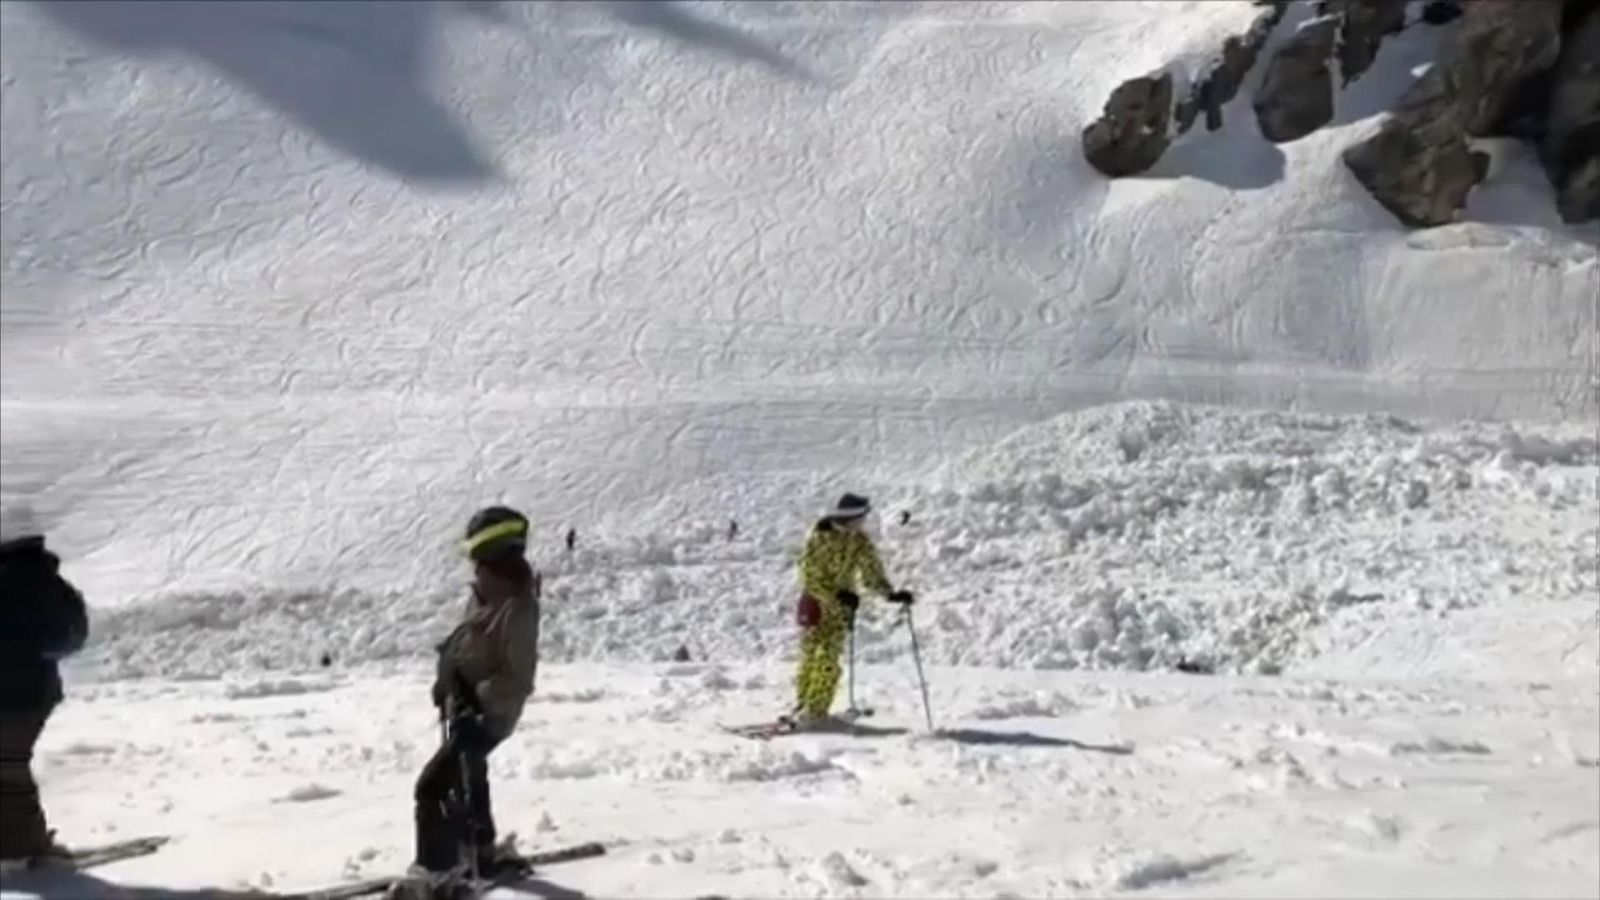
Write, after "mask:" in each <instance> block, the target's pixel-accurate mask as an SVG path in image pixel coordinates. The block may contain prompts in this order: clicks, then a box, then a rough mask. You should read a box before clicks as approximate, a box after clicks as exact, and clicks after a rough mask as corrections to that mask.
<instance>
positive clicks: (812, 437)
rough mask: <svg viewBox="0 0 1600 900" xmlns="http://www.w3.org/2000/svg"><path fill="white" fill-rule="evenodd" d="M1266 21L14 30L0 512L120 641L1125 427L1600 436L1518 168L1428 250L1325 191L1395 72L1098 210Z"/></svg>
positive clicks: (310, 22)
mask: <svg viewBox="0 0 1600 900" xmlns="http://www.w3.org/2000/svg"><path fill="white" fill-rule="evenodd" d="M448 9H464V10H467V11H468V12H469V13H470V14H468V15H458V14H455V13H449V14H447V12H448ZM135 10H136V12H135ZM1252 15H1253V12H1252V9H1251V7H1250V5H1249V4H1248V3H1209V2H1208V3H1187V4H1175V3H1167V2H1157V3H1134V2H1124V0H1117V2H1109V3H1086V2H1071V3H1059V4H1046V3H1033V2H1026V3H985V4H969V3H895V4H849V3H830V4H812V3H765V2H764V3H751V4H681V5H665V4H660V5H658V4H652V5H648V6H641V5H631V4H601V3H595V4H507V5H494V4H461V5H459V6H452V7H448V8H447V7H446V6H444V5H434V4H427V3H406V4H399V5H392V6H385V5H383V4H376V3H349V4H346V3H331V2H323V3H317V4H274V3H255V4H162V5H155V4H139V5H118V4H108V5H94V4H85V5H75V4H22V3H7V4H3V5H0V24H3V28H0V41H3V47H0V90H3V97H0V99H3V103H0V125H3V129H0V161H3V162H0V189H3V196H4V204H3V206H0V233H3V238H0V273H3V276H4V291H3V315H4V329H3V336H4V347H3V353H0V360H3V362H0V365H3V375H4V378H3V387H0V391H3V393H0V396H3V400H4V404H3V407H0V442H3V443H0V452H3V455H4V492H5V493H6V497H7V500H8V502H11V503H17V502H22V501H26V502H27V503H29V504H30V505H31V506H32V507H33V508H34V509H35V510H36V512H37V513H38V515H39V516H40V517H41V518H42V519H43V520H44V521H46V522H47V523H48V524H49V525H50V527H51V529H52V534H53V535H54V539H55V540H56V541H57V542H58V543H59V544H60V545H61V547H62V549H63V550H64V551H65V552H66V553H68V554H69V556H70V557H71V558H72V559H73V560H74V564H75V567H76V571H78V572H79V573H80V576H81V577H82V578H83V579H84V581H85V583H86V586H87V587H88V588H89V589H90V590H91V591H93V592H94V594H95V595H96V596H97V597H100V598H104V599H103V601H102V602H115V601H118V600H123V599H127V600H137V599H139V598H144V597H151V596H156V595H164V594H166V593H167V592H172V591H206V592H218V591H223V592H225V591H236V590H245V589H254V587H255V586H259V585H272V586H274V588H275V589H277V590H306V591H309V592H311V595H312V596H326V595H327V594H328V593H329V592H330V591H331V592H337V591H356V592H360V593H361V595H362V596H366V597H377V596H387V595H386V594H384V593H383V592H398V593H399V594H400V595H402V596H403V595H405V594H406V593H407V592H417V593H419V594H427V593H429V592H434V591H437V590H441V589H443V587H444V586H445V585H446V584H447V583H448V582H449V580H450V579H451V578H453V577H455V576H456V575H457V574H458V573H457V572H456V565H457V564H456V562H455V560H454V559H453V558H452V556H451V539H452V538H453V537H454V536H455V532H456V531H457V529H458V528H459V527H460V526H461V523H462V522H464V520H465V517H466V515H467V514H468V513H469V512H470V511H471V510H472V509H473V508H475V507H476V506H478V505H480V504H482V503H485V502H488V501H491V500H497V499H505V500H509V501H511V502H514V503H518V504H521V505H523V506H525V507H527V508H528V509H529V511H530V512H531V513H532V514H533V515H534V517H535V519H536V520H537V522H538V524H539V527H540V529H541V535H543V536H545V537H547V538H548V539H549V540H550V541H551V543H552V544H553V542H554V539H555V536H556V535H558V534H559V533H560V532H561V531H562V530H564V529H565V528H566V527H567V526H569V525H576V526H577V527H579V529H580V533H581V535H582V536H583V538H584V539H588V538H589V537H590V536H591V535H599V536H610V537H608V538H607V539H615V540H617V541H626V540H635V539H638V540H643V538H642V537H641V536H642V535H647V534H671V533H672V529H674V528H678V527H681V526H679V525H678V524H677V523H680V522H682V521H683V520H684V519H685V517H686V516H688V517H693V518H697V519H704V520H707V521H710V520H716V521H717V522H718V523H719V524H718V526H717V527H721V523H722V522H724V521H725V520H726V519H730V518H737V519H740V520H743V521H744V522H746V523H747V524H748V523H751V522H757V521H761V520H762V519H770V520H771V521H774V522H781V523H783V525H784V527H785V528H789V529H792V527H793V526H794V523H797V522H803V521H804V519H805V517H807V516H808V515H810V513H811V511H812V510H813V509H815V508H816V507H817V506H818V505H820V504H821V503H823V502H826V500H827V499H829V498H830V497H831V495H834V494H836V493H837V492H838V491H839V490H840V489H841V488H843V487H845V486H848V485H852V484H861V483H874V484H891V483H895V481H896V480H897V479H905V478H909V477H911V475H912V474H913V473H916V472H920V471H923V470H925V469H926V468H927V467H928V466H931V465H937V464H940V463H943V462H945V461H948V460H950V459H954V458H957V457H958V456H960V455H961V454H963V453H965V452H967V451H968V450H970V449H971V448H974V447H982V446H985V445H987V444H989V443H992V442H994V441H996V440H999V439H1000V438H1002V437H1004V436H1005V435H1007V434H1010V433H1011V432H1013V431H1015V430H1016V429H1017V428H1019V427H1021V426H1024V425H1027V424H1029V423H1033V422H1038V421H1041V420H1043V419H1046V418H1048V417H1050V416H1053V415H1056V414H1058V413H1060V412H1062V411H1063V410H1068V409H1073V408H1078V407H1083V406H1086V405H1089V404H1093V403H1098V402H1104V401H1107V400H1115V399H1124V398H1130V397H1135V398H1136V397H1161V398H1169V399H1176V400H1205V401H1215V402H1222V403H1229V404H1242V405H1267V406H1276V407H1292V408H1299V409H1305V410H1315V411H1321V412H1339V411H1391V412H1396V413H1401V414H1410V415H1429V416H1455V415H1481V416H1492V417H1509V418H1540V419H1544V418H1572V417H1577V418H1580V419H1584V420H1592V419H1593V418H1594V416H1595V408H1594V403H1595V381H1594V360H1595V346H1596V338H1595V324H1596V318H1595V304H1596V302H1597V301H1596V295H1597V287H1600V270H1597V267H1596V262H1595V240H1594V236H1593V235H1592V234H1585V233H1580V232H1576V231H1573V230H1563V229H1560V228H1558V227H1555V226H1554V224H1553V223H1552V222H1551V221H1549V220H1548V217H1545V218H1540V216H1542V215H1543V213H1541V212H1539V211H1540V210H1548V209H1549V207H1550V204H1549V202H1548V196H1546V193H1547V192H1548V186H1547V185H1544V184H1543V183H1542V181H1541V180H1540V179H1539V178H1537V177H1529V176H1527V173H1528V172H1535V173H1536V171H1537V170H1536V167H1535V166H1534V165H1533V163H1532V161H1531V160H1521V161H1518V160H1509V161H1507V163H1506V166H1507V168H1506V173H1507V174H1506V176H1505V178H1504V181H1503V183H1501V184H1500V185H1499V186H1498V187H1497V188H1496V190H1497V191H1498V193H1496V192H1494V191H1491V192H1489V193H1488V195H1487V196H1489V198H1490V200H1492V201H1494V202H1488V201H1486V202H1485V204H1481V205H1480V208H1478V209H1477V210H1476V211H1475V219H1474V221H1470V222H1466V223H1462V224H1460V225H1456V226H1451V227H1448V228H1443V229H1439V230H1436V231H1431V232H1426V233H1420V234H1406V233H1404V232H1403V231H1401V230H1400V229H1398V228H1397V227H1395V226H1394V225H1393V224H1392V223H1391V220H1390V218H1389V217H1388V216H1387V215H1386V214H1384V213H1383V212H1382V210H1381V209H1379V208H1378V207H1377V206H1376V204H1374V203H1373V202H1372V201H1371V200H1370V199H1369V198H1367V197H1366V196H1365V195H1364V194H1363V193H1362V192H1361V191H1360V189H1359V188H1358V187H1357V186H1356V185H1355V184H1354V183H1353V182H1352V181H1351V180H1350V179H1349V177H1348V176H1347V174H1346V173H1345V172H1344V171H1343V168H1342V167H1341V166H1339V165H1338V164H1337V160H1336V154H1337V152H1338V150H1339V149H1340V148H1341V147H1343V146H1344V145H1346V144H1348V143H1349V142H1350V141H1352V140H1354V139H1356V138H1357V137H1358V136H1359V135H1361V134H1365V133H1368V132H1369V131H1370V129H1371V128H1372V127H1374V123H1373V121H1372V117H1371V113H1372V112H1373V111H1375V110H1377V109H1380V108H1382V105H1381V104H1380V103H1379V102H1378V101H1379V100H1381V99H1383V98H1379V97H1376V94H1377V93H1384V94H1386V95H1387V96H1388V99H1392V97H1393V96H1394V95H1397V94H1398V92H1399V91H1400V90H1402V89H1403V87H1404V85H1405V83H1406V82H1407V80H1408V79H1409V78H1411V77H1412V74H1411V72H1410V71H1409V70H1406V69H1405V68H1404V67H1403V66H1401V67H1398V68H1397V67H1396V66H1395V65H1394V64H1391V65H1390V67H1389V68H1388V69H1385V68H1384V63H1383V62H1382V61H1380V65H1379V67H1378V69H1376V70H1374V72H1372V73H1369V74H1368V75H1367V76H1366V78H1365V79H1363V80H1364V82H1367V83H1368V84H1371V85H1380V86H1381V90H1380V89H1379V88H1371V89H1369V93H1374V98H1373V102H1372V104H1371V106H1370V109H1367V110H1366V115H1365V116H1363V115H1362V112H1363V110H1362V109H1354V110H1345V111H1342V114H1345V113H1348V115H1346V116H1345V119H1346V121H1342V122H1341V123H1340V124H1339V125H1337V126H1335V127H1331V128H1329V129H1326V130H1325V131H1323V132H1320V133H1318V134H1317V135H1315V136H1313V137H1312V138H1308V139H1307V140H1305V141H1302V142H1299V143H1297V144H1293V145H1289V146H1286V147H1283V148H1271V147H1267V146H1266V145H1264V144H1263V143H1262V142H1260V141H1259V140H1258V139H1257V138H1256V136H1255V135H1253V134H1252V135H1246V136H1242V137H1239V138H1238V143H1230V141H1234V140H1235V138H1233V137H1229V136H1226V135H1217V136H1197V137H1195V138H1194V139H1191V140H1186V141H1185V142H1184V144H1183V145H1182V146H1181V147H1179V148H1176V149H1175V150H1174V151H1173V152H1172V153H1171V154H1169V156H1168V158H1167V159H1165V160H1163V163H1162V166H1161V167H1159V168H1158V169H1157V170H1156V171H1155V172H1154V173H1152V175H1151V176H1150V177H1147V178H1141V179H1133V180H1128V181H1124V182H1119V183H1117V184H1114V185H1113V184H1110V183H1108V182H1107V181H1106V180H1104V179H1103V178H1101V177H1099V176H1098V175H1096V174H1094V173H1093V172H1092V171H1091V170H1090V169H1089V168H1088V166H1087V165H1086V164H1085V163H1084V161H1083V160H1082V158H1081V156H1080V155H1079V151H1078V149H1077V144H1078V141H1077V135H1078V134H1079V132H1080V130H1081V129H1082V127H1083V125H1084V124H1085V123H1086V122H1087V121H1089V119H1090V118H1092V117H1093V116H1094V115H1095V114H1096V113H1097V112H1098V105H1099V103H1100V102H1101V101H1102V100H1103V98H1104V97H1105V96H1106V95H1107V93H1108V92H1109V91H1110V90H1111V89H1112V88H1113V87H1114V86H1115V85H1116V84H1117V83H1119V82H1120V81H1121V80H1123V79H1125V78H1127V77H1128V76H1130V75H1133V74H1137V73H1139V72H1142V71H1148V70H1151V69H1153V68H1156V67H1158V66H1162V65H1168V64H1172V63H1174V61H1177V62H1178V63H1180V64H1182V65H1184V66H1186V67H1187V68H1189V69H1197V68H1198V66H1199V65H1200V61H1201V60H1203V59H1204V58H1205V54H1206V53H1208V52H1210V50H1211V49H1212V48H1214V47H1216V46H1218V45H1219V44H1220V40H1221V37H1222V36H1223V35H1225V34H1228V33H1231V32H1232V31H1235V30H1237V28H1238V27H1239V26H1240V25H1241V24H1242V23H1246V22H1248V21H1249V19H1250V17H1251V16H1252ZM1387 58H1389V59H1393V60H1403V59H1404V58H1405V55H1404V54H1403V53H1391V54H1388V56H1387ZM1248 93H1249V91H1248V90H1246V91H1245V92H1243V93H1242V94H1241V97H1242V99H1241V100H1240V101H1237V102H1248ZM1247 118H1248V116H1232V115H1230V120H1231V121H1239V120H1244V119H1247ZM1246 143H1248V145H1249V147H1252V148H1254V149H1246ZM1535 195H1538V196H1537V197H1535ZM1535 200H1536V202H1535ZM776 564H777V563H774V565H776Z"/></svg>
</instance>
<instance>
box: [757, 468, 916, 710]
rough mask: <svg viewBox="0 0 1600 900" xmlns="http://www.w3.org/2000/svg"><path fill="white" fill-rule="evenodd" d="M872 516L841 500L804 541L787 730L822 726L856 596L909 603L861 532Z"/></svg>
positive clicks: (855, 500) (850, 498) (863, 502)
mask: <svg viewBox="0 0 1600 900" xmlns="http://www.w3.org/2000/svg"><path fill="white" fill-rule="evenodd" d="M871 511H872V505H871V504H870V503H868V502H867V498H865V497H859V496H857V495H855V494H845V495H844V496H843V497H840V498H839V502H838V504H837V505H836V506H835V507H834V508H833V510H832V511H830V512H829V513H828V514H827V515H825V516H823V518H822V519H821V520H820V521H819V522H817V524H816V525H815V526H813V527H812V529H811V533H810V535H809V536H808V537H807V538H806V546H805V550H804V551H803V552H802V553H801V555H800V585H801V590H802V594H801V597H800V603H799V607H798V609H797V611H796V618H797V620H798V624H799V625H800V628H801V638H800V668H799V671H798V673H797V674H796V676H795V699H796V703H795V715H794V716H793V717H792V718H791V717H785V722H786V724H791V725H794V726H797V727H805V726H807V725H815V724H819V723H821V722H824V721H826V719H827V717H828V710H829V709H830V708H831V707H832V706H833V697H834V693H835V691H836V690H837V689H838V686H839V674H840V668H839V655H840V653H841V652H842V651H843V649H844V639H845V635H846V632H847V631H848V630H849V629H851V628H854V627H855V617H856V610H857V608H858V607H859V606H860V605H861V597H860V595H859V593H858V591H860V590H863V589H865V590H870V591H873V592H875V593H878V594H880V595H882V596H883V597H885V598H887V599H888V601H889V602H890V603H898V604H902V605H909V604H910V603H912V602H913V597H912V595H911V592H910V591H897V590H895V589H894V588H893V587H892V586H891V585H890V584H889V580H888V578H887V577H885V576H884V573H883V564H882V562H880V561H879V559H878V551H877V548H876V547H874V546H873V544H872V539H871V538H869V537H868V536H867V533H866V531H865V530H864V529H863V527H862V526H863V524H864V522H865V520H866V518H867V515H868V514H869V513H870V512H871Z"/></svg>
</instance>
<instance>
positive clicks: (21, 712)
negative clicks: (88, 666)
mask: <svg viewBox="0 0 1600 900" xmlns="http://www.w3.org/2000/svg"><path fill="white" fill-rule="evenodd" d="M60 564H61V560H60V558H59V557H58V556H56V555H55V554H54V553H52V552H50V551H49V550H47V549H45V539H44V537H43V536H42V535H25V536H18V537H17V538H15V539H13V540H8V541H5V542H4V543H0V863H16V862H21V861H25V860H32V861H34V863H35V864H37V863H39V862H43V863H45V864H47V865H48V864H49V863H51V862H60V863H66V862H67V860H66V859H65V857H66V856H67V855H68V854H67V851H66V850H65V848H63V847H61V846H60V845H59V844H57V843H56V842H55V837H54V833H53V832H52V831H51V830H50V829H48V828H47V827H46V825H45V815H44V808H43V807H42V806H41V805H40V804H39V786H38V784H37V783H35V782H34V780H33V748H34V745H35V744H36V743H38V740H39V734H40V732H42V731H43V730H44V725H45V722H46V721H47V720H48V719H49V718H50V714H51V713H52V712H54V711H55V708H56V706H57V705H58V704H60V703H61V700H62V690H61V672H60V668H59V666H58V665H57V660H59V659H61V658H62V657H64V656H68V655H71V654H73V653H76V652H78V651H79V650H80V649H82V648H83V644H84V642H85V641H86V640H88V637H89V617H88V612H87V610H86V609H85V608H84V603H83V595H82V594H80V593H79V592H78V589H77V588H76V587H74V586H73V584H72V583H71V582H70V581H68V580H67V579H66V578H64V577H62V576H61V574H60V572H59V567H60Z"/></svg>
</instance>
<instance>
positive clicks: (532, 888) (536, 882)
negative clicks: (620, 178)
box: [500, 875, 589, 900]
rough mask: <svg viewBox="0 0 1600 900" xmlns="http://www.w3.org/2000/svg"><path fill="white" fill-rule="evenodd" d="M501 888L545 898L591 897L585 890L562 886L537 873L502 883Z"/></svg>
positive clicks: (574, 899)
mask: <svg viewBox="0 0 1600 900" xmlns="http://www.w3.org/2000/svg"><path fill="white" fill-rule="evenodd" d="M500 889H501V890H507V891H513V892H515V893H518V894H526V895H528V896H530V897H543V898H544V900H588V897H589V895H588V894H585V893H584V892H583V891H580V890H576V889H574V888H569V887H562V886H561V885H559V884H555V883H553V882H550V881H546V880H544V879H543V878H540V877H539V876H537V875H529V876H528V877H526V878H523V879H520V880H518V881H513V882H508V883H506V884H503V885H501V886H500Z"/></svg>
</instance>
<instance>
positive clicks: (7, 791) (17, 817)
mask: <svg viewBox="0 0 1600 900" xmlns="http://www.w3.org/2000/svg"><path fill="white" fill-rule="evenodd" d="M54 709H55V707H54V705H51V706H46V707H44V708H42V709H32V710H15V711H13V710H6V711H4V712H0V859H20V858H23V857H28V856H33V855H34V854H37V853H42V852H44V850H45V848H46V847H47V846H48V845H49V843H50V835H49V832H47V831H46V830H45V820H44V808H43V807H42V806H40V805H39V785H38V784H37V783H36V782H35V781H34V780H33V746H34V744H36V743H38V742H39V733H40V732H42V731H43V730H44V723H45V720H47V719H49V718H50V713H51V712H53V711H54Z"/></svg>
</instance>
